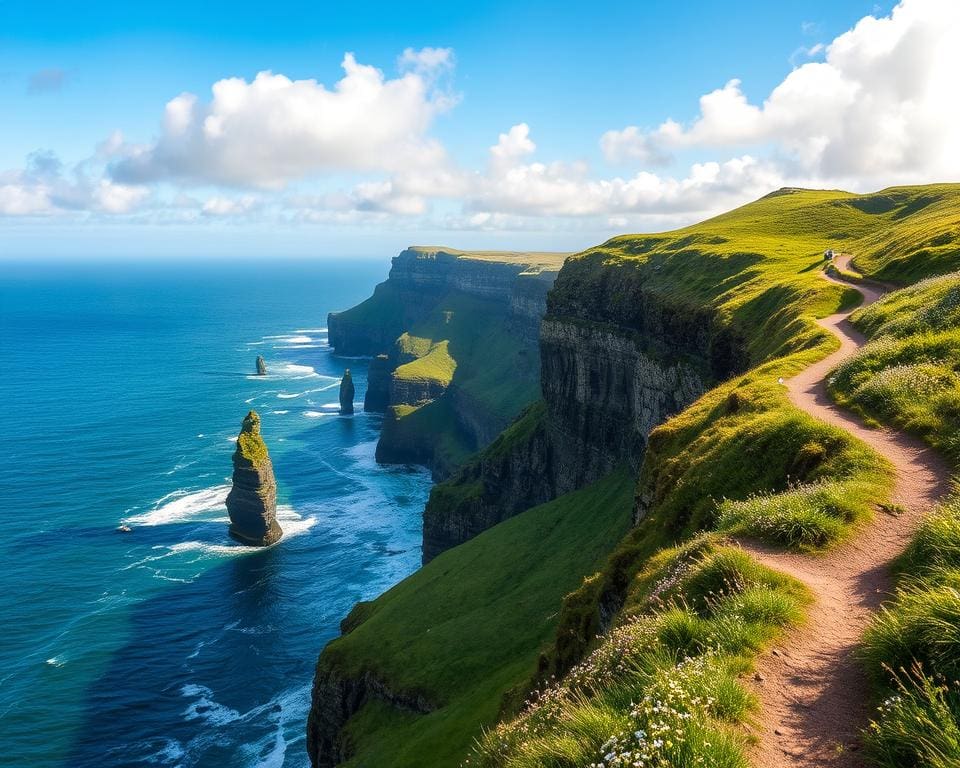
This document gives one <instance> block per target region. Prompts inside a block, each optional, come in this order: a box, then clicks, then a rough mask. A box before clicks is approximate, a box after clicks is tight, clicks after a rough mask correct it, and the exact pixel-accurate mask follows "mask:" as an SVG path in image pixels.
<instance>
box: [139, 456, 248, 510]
mask: <svg viewBox="0 0 960 768" xmlns="http://www.w3.org/2000/svg"><path fill="white" fill-rule="evenodd" d="M234 439H235V438H234ZM229 492H230V486H229V485H218V486H215V487H213V488H204V489H203V490H201V491H187V490H183V489H180V490H176V491H172V492H171V493H168V494H167V495H166V496H164V497H162V498H161V499H158V500H157V502H156V503H155V504H154V507H153V509H151V510H149V511H147V512H143V513H141V514H139V515H133V516H131V517H128V518H126V519H125V520H124V522H125V523H130V524H136V525H166V524H168V523H182V522H186V521H188V520H194V519H196V518H198V517H200V516H202V515H204V514H206V513H209V512H214V511H216V512H220V511H222V509H223V505H224V504H225V503H226V500H227V493H229Z"/></svg>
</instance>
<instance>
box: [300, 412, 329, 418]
mask: <svg viewBox="0 0 960 768" xmlns="http://www.w3.org/2000/svg"><path fill="white" fill-rule="evenodd" d="M303 415H304V418H307V419H322V418H323V417H324V416H336V414H335V413H331V412H330V411H327V412H326V413H323V412H322V411H304V412H303Z"/></svg>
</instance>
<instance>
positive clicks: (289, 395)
mask: <svg viewBox="0 0 960 768" xmlns="http://www.w3.org/2000/svg"><path fill="white" fill-rule="evenodd" d="M305 394H307V393H306V392H280V393H279V394H278V395H277V397H279V398H280V399H281V400H289V399H290V398H293V397H303V396H304V395H305Z"/></svg>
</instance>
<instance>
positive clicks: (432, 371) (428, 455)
mask: <svg viewBox="0 0 960 768" xmlns="http://www.w3.org/2000/svg"><path fill="white" fill-rule="evenodd" d="M396 351H397V356H398V358H399V359H400V360H408V361H409V362H406V363H404V364H402V365H400V366H399V367H397V369H396V370H395V371H394V376H395V378H397V379H399V380H401V381H403V382H407V383H409V384H410V385H417V384H421V383H428V384H429V383H433V384H435V385H437V386H438V387H450V386H451V385H452V386H453V387H454V388H455V390H456V391H447V392H446V393H445V394H444V395H442V396H441V397H439V398H437V399H434V400H431V401H427V402H424V403H416V404H410V405H406V406H399V407H395V408H392V409H391V412H390V413H388V414H387V421H386V422H385V424H384V430H385V435H386V437H385V442H389V443H390V444H394V445H404V446H407V447H410V448H412V449H414V450H420V451H422V453H423V456H424V459H423V460H424V463H427V464H431V465H432V466H435V467H440V468H443V469H445V470H449V469H452V468H453V467H455V466H456V465H458V464H460V463H461V462H463V461H464V460H465V459H466V458H467V457H468V456H469V454H470V453H471V452H472V451H474V450H476V448H477V446H476V445H475V444H473V443H472V441H471V440H470V439H469V437H468V436H466V435H465V434H464V433H463V430H462V429H461V428H460V426H459V424H458V420H457V414H456V412H457V410H462V409H463V408H464V407H467V408H471V409H472V410H473V411H474V412H475V413H477V414H478V415H480V416H481V417H482V418H484V419H487V420H490V421H492V422H493V423H496V424H508V423H509V422H510V420H511V419H513V418H514V417H515V416H516V415H517V414H519V413H520V411H521V410H523V408H524V407H525V406H527V405H529V404H530V403H531V402H533V401H534V400H535V399H537V397H538V396H539V366H538V360H537V358H536V355H535V354H533V353H532V352H531V350H530V346H529V344H528V343H526V342H525V341H524V339H523V338H522V337H520V336H518V335H517V334H516V333H514V332H513V331H512V329H511V328H510V318H509V317H508V316H507V314H506V313H505V311H504V309H503V307H502V306H501V305H500V304H497V303H495V302H491V301H488V300H485V299H481V298H476V297H473V296H468V295H466V294H464V293H460V292H458V291H451V292H449V293H448V294H446V295H445V296H443V297H442V298H441V299H439V300H438V301H437V302H436V304H435V306H434V307H433V309H432V310H431V311H430V313H429V314H428V316H427V317H426V318H424V319H422V320H420V321H418V322H415V323H412V324H411V325H410V327H409V328H408V330H407V331H406V332H404V333H403V334H402V335H401V336H400V337H399V338H398V339H397V345H396ZM455 398H458V405H455V404H454V402H453V401H454V399H455Z"/></svg>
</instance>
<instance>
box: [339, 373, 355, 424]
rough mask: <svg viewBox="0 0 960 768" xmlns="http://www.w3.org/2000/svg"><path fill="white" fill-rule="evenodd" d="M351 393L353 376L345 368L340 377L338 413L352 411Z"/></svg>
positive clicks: (352, 391) (352, 390)
mask: <svg viewBox="0 0 960 768" xmlns="http://www.w3.org/2000/svg"><path fill="white" fill-rule="evenodd" d="M353 394H354V389H353V377H352V376H351V375H350V369H349V368H347V370H345V371H344V372H343V378H342V379H340V413H348V414H349V413H353Z"/></svg>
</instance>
